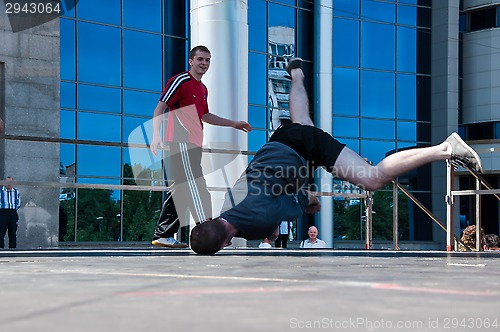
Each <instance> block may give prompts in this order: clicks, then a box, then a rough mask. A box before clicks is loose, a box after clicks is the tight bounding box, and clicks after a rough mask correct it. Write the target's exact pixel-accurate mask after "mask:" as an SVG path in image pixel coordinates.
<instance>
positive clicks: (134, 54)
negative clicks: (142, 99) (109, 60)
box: [123, 30, 162, 91]
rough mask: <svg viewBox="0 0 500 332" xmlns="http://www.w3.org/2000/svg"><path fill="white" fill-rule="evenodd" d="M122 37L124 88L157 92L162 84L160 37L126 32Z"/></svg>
mask: <svg viewBox="0 0 500 332" xmlns="http://www.w3.org/2000/svg"><path fill="white" fill-rule="evenodd" d="M123 35H124V40H123V47H124V55H123V65H124V66H123V67H124V68H123V76H124V77H123V84H124V86H126V87H129V88H137V89H144V90H153V91H154V90H157V89H158V87H159V86H161V84H162V77H161V69H162V63H161V57H162V45H161V36H156V35H152V34H148V33H143V32H135V31H128V30H125V31H124V34H123Z"/></svg>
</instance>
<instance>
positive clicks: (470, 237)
mask: <svg viewBox="0 0 500 332" xmlns="http://www.w3.org/2000/svg"><path fill="white" fill-rule="evenodd" d="M483 237H484V231H483V229H482V228H481V235H480V237H479V238H480V239H482V238H483ZM460 241H462V242H463V243H464V244H465V245H466V246H467V247H469V249H470V250H472V251H477V248H476V225H470V226H467V227H465V229H464V232H463V233H462V237H461V238H460ZM458 251H468V250H467V248H466V247H464V246H463V245H462V243H459V244H458Z"/></svg>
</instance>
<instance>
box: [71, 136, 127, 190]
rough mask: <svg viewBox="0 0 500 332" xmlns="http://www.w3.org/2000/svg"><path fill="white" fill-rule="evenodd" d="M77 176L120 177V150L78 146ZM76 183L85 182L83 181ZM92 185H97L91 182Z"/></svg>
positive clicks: (105, 147) (107, 147) (108, 147)
mask: <svg viewBox="0 0 500 332" xmlns="http://www.w3.org/2000/svg"><path fill="white" fill-rule="evenodd" d="M77 170H78V175H85V176H110V177H119V176H120V148H118V147H112V146H93V145H79V146H78V165H77ZM78 182H85V180H84V179H81V180H79V181H78ZM91 182H92V183H97V182H96V180H92V181H91Z"/></svg>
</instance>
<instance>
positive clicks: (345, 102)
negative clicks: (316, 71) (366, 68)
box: [333, 68, 359, 116]
mask: <svg viewBox="0 0 500 332" xmlns="http://www.w3.org/2000/svg"><path fill="white" fill-rule="evenodd" d="M333 114H343V115H355V116H358V115H359V71H358V70H356V69H346V68H334V69H333Z"/></svg>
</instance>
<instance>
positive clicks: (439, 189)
mask: <svg viewBox="0 0 500 332" xmlns="http://www.w3.org/2000/svg"><path fill="white" fill-rule="evenodd" d="M459 6H460V1H459V0H449V1H433V2H432V40H431V49H432V55H431V57H432V59H431V63H432V68H431V74H432V78H431V84H432V102H431V109H432V110H431V123H432V144H439V143H441V142H442V141H443V140H444V139H446V137H447V136H448V134H450V133H451V132H453V131H456V130H457V127H458V126H457V125H458V101H459V91H458V89H459V86H458V64H459V62H458V61H459V60H458V46H459V44H458V31H459V29H458V17H459ZM445 195H446V167H445V165H444V163H433V164H432V210H433V212H434V215H435V216H436V217H437V218H438V219H439V220H440V221H441V222H443V221H444V220H446V204H445V201H444V197H445ZM456 206H457V207H458V205H457V204H456ZM455 215H456V216H458V212H456V214H455ZM459 224H460V223H459V222H458V220H457V221H456V222H455V225H456V226H457V227H459ZM445 235H446V234H445V233H444V232H443V231H442V230H441V229H440V228H439V227H438V226H436V225H434V227H433V240H434V241H436V242H439V243H440V244H442V248H443V249H444V248H445V243H446V240H445V239H446V237H445Z"/></svg>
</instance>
